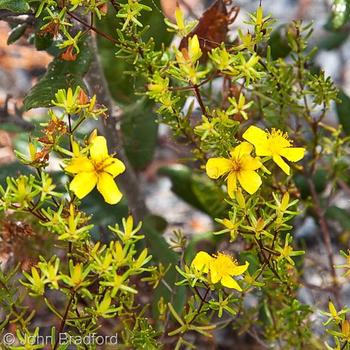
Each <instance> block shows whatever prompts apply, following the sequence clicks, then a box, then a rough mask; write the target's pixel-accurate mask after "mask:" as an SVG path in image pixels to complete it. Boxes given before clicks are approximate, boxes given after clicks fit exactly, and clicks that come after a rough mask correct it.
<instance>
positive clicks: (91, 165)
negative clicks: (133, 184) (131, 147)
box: [65, 136, 125, 204]
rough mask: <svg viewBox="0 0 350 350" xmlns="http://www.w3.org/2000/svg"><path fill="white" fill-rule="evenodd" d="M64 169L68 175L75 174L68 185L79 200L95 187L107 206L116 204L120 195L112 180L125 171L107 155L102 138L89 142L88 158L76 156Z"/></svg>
mask: <svg viewBox="0 0 350 350" xmlns="http://www.w3.org/2000/svg"><path fill="white" fill-rule="evenodd" d="M74 153H75V157H74V158H73V159H72V160H71V162H70V164H69V165H68V166H66V167H65V170H66V171H68V172H69V173H72V174H76V175H75V176H74V179H73V181H72V182H71V183H70V186H69V188H70V190H71V191H73V192H74V193H75V195H76V196H77V197H78V198H79V199H81V198H83V197H85V196H86V195H87V194H89V193H90V192H91V191H92V190H93V189H94V187H95V186H97V190H98V191H99V192H100V193H101V194H102V196H103V198H104V200H105V201H106V202H107V203H109V204H116V203H118V202H119V201H120V200H121V198H122V194H121V192H120V191H119V189H118V187H117V185H116V183H115V182H114V180H113V179H114V178H115V177H116V176H117V175H119V174H121V173H123V172H124V171H125V166H124V164H123V163H122V162H121V161H120V160H119V159H117V158H113V157H111V156H110V155H109V154H108V149H107V141H106V139H105V138H104V137H103V136H96V137H94V138H93V140H92V141H91V147H90V155H89V157H87V156H83V155H80V154H77V152H76V151H75V152H74Z"/></svg>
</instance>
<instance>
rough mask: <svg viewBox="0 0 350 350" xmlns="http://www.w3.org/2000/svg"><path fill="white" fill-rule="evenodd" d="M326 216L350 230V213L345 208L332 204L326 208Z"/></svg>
mask: <svg viewBox="0 0 350 350" xmlns="http://www.w3.org/2000/svg"><path fill="white" fill-rule="evenodd" d="M326 218H327V219H331V220H335V221H337V222H338V223H339V224H340V225H341V227H342V228H343V229H344V230H350V214H349V212H347V211H346V210H345V209H342V208H338V207H336V206H331V207H329V208H327V210H326Z"/></svg>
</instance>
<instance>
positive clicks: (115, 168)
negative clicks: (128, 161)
mask: <svg viewBox="0 0 350 350" xmlns="http://www.w3.org/2000/svg"><path fill="white" fill-rule="evenodd" d="M105 162H106V163H107V162H108V163H107V164H109V165H107V166H106V167H105V168H104V169H103V170H104V171H105V172H107V173H108V174H110V175H112V177H113V178H114V177H116V176H117V175H120V174H121V173H123V172H124V171H125V165H124V163H123V162H122V161H121V160H119V159H117V158H112V157H109V158H108V159H107V160H106V161H105Z"/></svg>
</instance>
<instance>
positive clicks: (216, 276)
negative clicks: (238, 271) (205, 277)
mask: <svg viewBox="0 0 350 350" xmlns="http://www.w3.org/2000/svg"><path fill="white" fill-rule="evenodd" d="M209 269H210V281H211V282H212V283H214V284H215V283H218V282H219V281H220V279H221V277H222V275H221V274H220V272H219V271H218V269H217V268H216V267H215V268H213V267H212V266H210V268H209Z"/></svg>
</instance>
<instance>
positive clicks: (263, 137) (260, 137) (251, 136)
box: [242, 125, 267, 146]
mask: <svg viewBox="0 0 350 350" xmlns="http://www.w3.org/2000/svg"><path fill="white" fill-rule="evenodd" d="M242 137H243V138H244V139H245V140H247V141H248V142H250V143H251V144H253V145H254V146H255V144H256V143H265V142H266V141H267V133H266V131H264V130H262V129H260V128H258V127H256V126H254V125H251V126H250V127H249V128H248V129H247V130H246V131H245V133H244V134H243V135H242Z"/></svg>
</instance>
